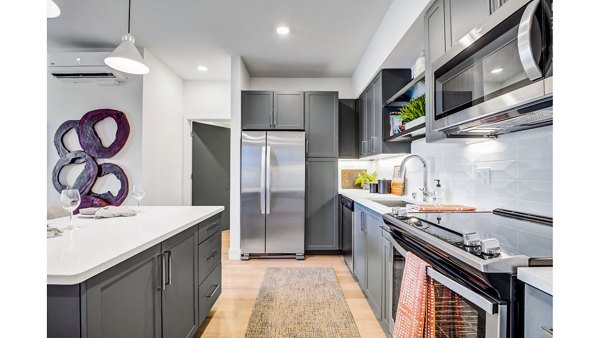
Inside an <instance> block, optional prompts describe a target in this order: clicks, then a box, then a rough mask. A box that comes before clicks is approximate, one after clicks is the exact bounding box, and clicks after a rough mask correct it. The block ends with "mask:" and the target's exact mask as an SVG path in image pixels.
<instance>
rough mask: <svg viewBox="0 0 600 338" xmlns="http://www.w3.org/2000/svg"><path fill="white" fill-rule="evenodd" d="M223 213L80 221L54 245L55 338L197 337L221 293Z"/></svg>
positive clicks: (145, 213) (147, 212) (173, 212)
mask: <svg viewBox="0 0 600 338" xmlns="http://www.w3.org/2000/svg"><path fill="white" fill-rule="evenodd" d="M223 210H224V208H223V207H220V206H219V207H213V206H211V207H208V206H203V207H202V206H194V207H143V208H142V211H141V212H140V213H138V214H137V215H136V216H133V217H120V218H109V219H89V218H84V217H83V216H75V217H74V220H73V224H74V225H75V226H78V225H81V226H82V228H81V229H76V230H71V231H64V233H63V234H62V236H60V237H56V238H49V239H48V240H47V247H48V249H47V252H48V257H47V284H48V295H47V300H48V332H47V333H48V337H117V336H123V337H192V336H193V335H194V334H195V333H196V331H197V329H198V328H199V327H200V324H201V323H202V321H203V320H204V318H205V317H206V315H207V314H208V311H209V310H210V308H211V307H212V305H213V304H214V302H215V301H216V299H217V298H218V296H219V295H220V293H221V286H220V285H221V265H220V258H221V232H220V230H221V212H222V211H223ZM48 224H50V225H51V226H58V227H65V226H66V225H68V218H59V219H55V220H52V221H49V222H48Z"/></svg>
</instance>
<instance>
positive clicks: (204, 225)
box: [198, 213, 221, 243]
mask: <svg viewBox="0 0 600 338" xmlns="http://www.w3.org/2000/svg"><path fill="white" fill-rule="evenodd" d="M219 230H221V213H218V214H216V215H214V216H212V217H211V218H209V219H207V220H204V221H202V222H201V223H200V225H199V228H198V243H202V242H204V241H205V240H206V239H207V238H209V237H210V236H212V235H213V234H214V233H216V232H217V231H219Z"/></svg>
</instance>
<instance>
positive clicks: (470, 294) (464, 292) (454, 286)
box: [427, 267, 498, 315]
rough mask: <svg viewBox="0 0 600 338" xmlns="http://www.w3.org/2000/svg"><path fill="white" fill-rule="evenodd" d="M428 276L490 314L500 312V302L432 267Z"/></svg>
mask: <svg viewBox="0 0 600 338" xmlns="http://www.w3.org/2000/svg"><path fill="white" fill-rule="evenodd" d="M427 276H429V277H430V278H432V279H433V280H435V281H436V282H438V283H440V284H442V285H443V286H445V287H447V288H448V289H450V290H452V291H454V292H456V293H457V294H458V295H459V296H461V297H462V298H464V299H466V300H468V301H470V302H471V303H473V304H475V305H477V306H478V307H479V308H481V309H482V310H483V311H485V312H487V313H489V314H492V315H493V314H496V313H498V303H496V302H492V301H490V300H488V299H487V298H486V297H483V296H481V295H479V294H477V293H476V292H474V291H471V290H470V289H467V288H466V287H464V286H462V285H460V284H458V283H457V282H455V281H453V280H452V279H450V278H448V277H446V276H444V275H442V274H441V273H439V272H437V271H435V270H434V269H432V268H431V267H428V268H427Z"/></svg>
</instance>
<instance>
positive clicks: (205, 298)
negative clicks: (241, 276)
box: [198, 263, 222, 321]
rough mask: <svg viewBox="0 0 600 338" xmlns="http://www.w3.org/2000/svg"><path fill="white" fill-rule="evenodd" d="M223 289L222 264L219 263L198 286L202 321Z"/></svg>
mask: <svg viewBox="0 0 600 338" xmlns="http://www.w3.org/2000/svg"><path fill="white" fill-rule="evenodd" d="M221 290H222V287H221V264H220V263H219V265H218V266H217V267H216V268H214V269H213V271H212V272H211V273H210V274H209V275H208V277H206V279H205V280H204V281H203V282H202V283H201V284H200V286H199V287H198V304H199V313H200V318H202V321H204V318H206V316H208V312H209V311H210V309H211V308H212V307H213V305H214V304H215V302H216V301H217V298H219V295H221Z"/></svg>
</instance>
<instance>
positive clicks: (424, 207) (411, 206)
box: [406, 204, 477, 212]
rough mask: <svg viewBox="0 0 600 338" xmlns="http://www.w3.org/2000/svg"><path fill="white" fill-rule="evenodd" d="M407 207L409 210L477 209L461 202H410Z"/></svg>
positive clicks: (456, 210)
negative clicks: (460, 203) (418, 203)
mask: <svg viewBox="0 0 600 338" xmlns="http://www.w3.org/2000/svg"><path fill="white" fill-rule="evenodd" d="M406 209H407V211H408V212H465V211H475V210H477V209H476V208H474V207H469V206H466V205H459V204H421V205H416V204H408V205H407V206H406Z"/></svg>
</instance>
